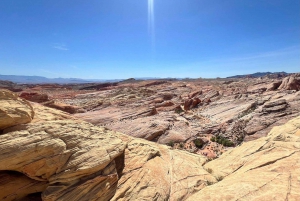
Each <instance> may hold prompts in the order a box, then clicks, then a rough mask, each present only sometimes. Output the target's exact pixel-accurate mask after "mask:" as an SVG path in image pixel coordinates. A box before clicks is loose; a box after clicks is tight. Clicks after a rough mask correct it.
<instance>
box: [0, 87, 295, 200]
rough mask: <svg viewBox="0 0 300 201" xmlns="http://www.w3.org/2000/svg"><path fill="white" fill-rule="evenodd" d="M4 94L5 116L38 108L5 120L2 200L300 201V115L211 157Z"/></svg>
mask: <svg viewBox="0 0 300 201" xmlns="http://www.w3.org/2000/svg"><path fill="white" fill-rule="evenodd" d="M1 93H2V96H0V101H2V102H1V105H6V108H5V109H6V115H8V116H9V115H13V114H15V110H14V105H16V104H19V105H18V108H27V107H28V108H30V109H31V110H29V111H31V112H32V110H34V112H35V116H34V119H33V120H32V122H30V123H28V122H27V121H24V122H23V121H18V122H17V123H15V124H10V123H7V124H3V125H4V126H3V127H2V134H1V135H0V199H2V200H5V201H11V200H17V199H19V200H20V199H21V200H38V199H41V198H42V200H46V201H55V200H73V201H77V200H78V201H81V200H123V201H127V200H128V201H129V200H149V201H150V200H300V192H299V188H300V179H299V174H300V172H299V171H300V116H298V117H296V118H294V119H293V120H290V121H289V122H288V123H287V124H285V125H282V126H279V127H274V128H273V129H272V130H271V132H270V133H269V134H268V135H267V136H266V137H262V138H259V139H257V140H253V141H250V142H244V143H242V144H241V145H240V146H239V147H236V148H231V149H230V150H228V151H226V152H225V153H223V154H222V155H221V156H220V157H219V158H217V159H215V160H212V161H210V160H208V158H206V157H205V156H201V155H197V154H191V153H188V152H186V151H182V150H177V149H173V148H171V147H169V146H166V145H161V144H157V143H154V142H149V141H147V140H144V139H137V138H134V137H131V136H128V135H124V134H121V133H118V132H113V131H110V130H108V129H106V128H100V127H97V126H93V125H92V124H90V123H87V122H84V121H82V120H77V119H75V118H74V117H71V116H70V115H68V114H67V113H64V112H61V111H57V110H54V109H51V108H46V107H44V106H42V105H40V104H37V103H35V104H33V107H29V106H30V104H29V103H28V102H26V101H23V100H20V99H19V98H18V97H17V96H16V95H14V94H12V93H10V92H8V91H1ZM292 97H293V96H292ZM290 98H291V97H286V99H284V100H282V99H279V100H275V101H270V102H266V103H265V104H264V105H262V110H263V108H272V107H277V106H278V105H279V106H280V105H284V104H287V102H288V100H289V99H290ZM294 98H295V97H294ZM28 105H29V106H28ZM272 112H273V111H272ZM225 116H226V115H225ZM22 117H23V116H22ZM25 117H26V116H25ZM25 117H24V119H26V118H25ZM151 117H152V116H150V117H145V118H151ZM186 118H190V117H186ZM3 119H5V116H4V117H3V116H0V120H1V122H4V121H2V120H3ZM231 119H232V117H231ZM216 120H217V119H216ZM220 129H221V130H222V128H220ZM211 132H212V131H211ZM200 142H201V143H207V142H205V140H201V141H200ZM194 143H195V144H197V143H196V141H195V140H194ZM197 146H198V145H197ZM12 187H14V188H15V190H12Z"/></svg>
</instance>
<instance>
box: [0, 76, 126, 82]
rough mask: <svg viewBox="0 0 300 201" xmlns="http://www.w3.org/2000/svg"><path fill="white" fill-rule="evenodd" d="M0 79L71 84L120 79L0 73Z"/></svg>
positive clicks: (116, 80)
mask: <svg viewBox="0 0 300 201" xmlns="http://www.w3.org/2000/svg"><path fill="white" fill-rule="evenodd" d="M0 80H6V81H11V82H14V83H18V84H44V83H49V84H54V83H55V84H72V83H92V82H93V83H95V82H118V81H121V79H115V80H104V79H79V78H46V77H42V76H25V75H0Z"/></svg>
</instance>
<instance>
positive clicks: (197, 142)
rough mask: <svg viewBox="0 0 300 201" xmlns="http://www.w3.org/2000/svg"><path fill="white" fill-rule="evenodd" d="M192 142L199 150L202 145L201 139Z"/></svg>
mask: <svg viewBox="0 0 300 201" xmlns="http://www.w3.org/2000/svg"><path fill="white" fill-rule="evenodd" d="M193 142H194V144H195V146H196V147H197V148H198V149H201V148H202V147H203V145H204V142H203V140H201V139H195V140H194V141H193Z"/></svg>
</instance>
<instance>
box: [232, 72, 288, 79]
mask: <svg viewBox="0 0 300 201" xmlns="http://www.w3.org/2000/svg"><path fill="white" fill-rule="evenodd" d="M266 75H282V76H287V75H288V73H286V72H284V71H282V72H273V73H272V72H257V73H253V74H246V75H234V76H230V77H227V78H244V77H264V76H266Z"/></svg>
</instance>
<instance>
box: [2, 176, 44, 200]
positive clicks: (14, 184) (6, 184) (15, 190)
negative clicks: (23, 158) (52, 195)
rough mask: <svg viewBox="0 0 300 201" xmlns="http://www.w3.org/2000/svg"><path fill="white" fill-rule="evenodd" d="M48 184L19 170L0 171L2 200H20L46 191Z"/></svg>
mask: <svg viewBox="0 0 300 201" xmlns="http://www.w3.org/2000/svg"><path fill="white" fill-rule="evenodd" d="M48 185H49V184H48V182H45V181H37V180H33V179H30V178H28V177H26V176H25V175H23V174H21V173H18V172H13V171H0V200H2V201H10V200H19V199H22V198H24V197H26V196H27V195H28V194H34V193H39V192H42V191H44V190H45V189H46V188H47V186H48Z"/></svg>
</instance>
